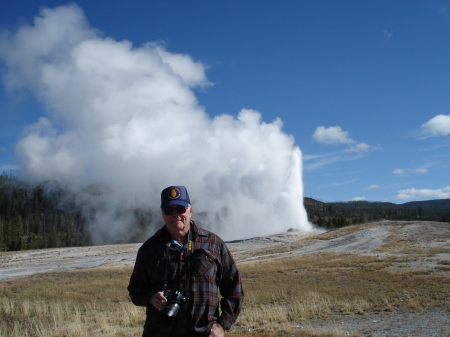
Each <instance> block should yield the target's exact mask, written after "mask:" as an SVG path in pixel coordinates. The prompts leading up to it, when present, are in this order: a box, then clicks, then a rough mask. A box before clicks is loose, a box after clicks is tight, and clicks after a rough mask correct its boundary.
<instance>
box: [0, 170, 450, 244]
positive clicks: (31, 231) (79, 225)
mask: <svg viewBox="0 0 450 337" xmlns="http://www.w3.org/2000/svg"><path fill="white" fill-rule="evenodd" d="M65 196H66V195H65V192H64V190H63V189H62V188H60V189H55V188H53V189H51V190H49V189H48V188H46V186H45V184H42V185H29V184H26V183H24V182H21V181H20V180H19V179H18V178H17V177H12V176H8V175H7V174H5V173H3V174H2V175H0V251H15V250H27V249H43V248H58V247H73V246H87V245H92V240H91V236H90V234H89V228H88V227H89V220H88V219H86V218H85V217H83V215H82V213H81V211H80V210H78V209H77V205H75V204H70V205H69V207H68V205H67V203H66V204H64V207H63V204H62V203H61V200H63V199H64V200H67V198H65ZM304 205H305V209H306V212H307V214H308V219H309V221H311V222H312V223H314V224H317V225H319V226H321V227H325V228H328V229H333V228H339V227H344V226H348V225H353V224H360V223H365V222H371V221H379V220H383V219H386V220H423V221H425V220H428V221H442V222H450V199H441V200H430V201H416V202H409V203H405V204H401V205H397V204H393V203H388V202H367V201H358V202H333V203H324V202H320V201H317V200H314V199H312V198H307V197H305V198H304ZM127 211H128V212H133V215H134V219H135V222H136V226H135V227H136V228H137V230H136V235H135V236H134V238H132V239H131V240H134V239H135V242H139V236H140V235H141V234H142V233H143V232H145V229H146V227H147V226H149V225H150V223H151V221H152V217H151V214H150V213H149V212H148V211H142V210H127Z"/></svg>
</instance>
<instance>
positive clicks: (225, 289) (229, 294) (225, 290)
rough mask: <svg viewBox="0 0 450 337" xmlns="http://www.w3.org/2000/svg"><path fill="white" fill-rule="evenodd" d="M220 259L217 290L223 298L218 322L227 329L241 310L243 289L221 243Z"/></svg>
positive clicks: (234, 264)
mask: <svg viewBox="0 0 450 337" xmlns="http://www.w3.org/2000/svg"><path fill="white" fill-rule="evenodd" d="M221 260H222V261H221V262H222V263H221V264H222V271H221V275H220V279H219V290H220V294H221V295H222V296H223V298H222V299H221V301H220V306H221V311H222V313H221V315H220V318H219V321H218V323H219V324H221V325H222V326H223V327H224V329H225V330H228V329H230V328H231V326H232V325H233V324H234V323H235V322H236V320H237V318H238V316H239V313H240V312H241V308H242V302H243V301H244V289H243V287H242V281H241V277H240V275H239V271H238V269H237V266H236V263H235V261H234V259H233V256H232V255H231V253H230V251H229V250H228V248H227V246H226V245H225V244H222V247H221Z"/></svg>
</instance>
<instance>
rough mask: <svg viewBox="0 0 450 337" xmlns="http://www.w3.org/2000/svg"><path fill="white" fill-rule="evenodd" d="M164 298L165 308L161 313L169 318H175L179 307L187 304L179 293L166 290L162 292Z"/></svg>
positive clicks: (185, 299)
mask: <svg viewBox="0 0 450 337" xmlns="http://www.w3.org/2000/svg"><path fill="white" fill-rule="evenodd" d="M164 297H165V298H167V306H166V308H165V309H164V311H163V313H165V314H166V315H167V316H169V317H175V316H176V315H177V314H178V311H179V310H180V305H183V304H185V303H186V302H187V298H186V297H185V296H184V295H183V293H182V292H180V291H174V292H172V291H170V290H167V291H165V292H164Z"/></svg>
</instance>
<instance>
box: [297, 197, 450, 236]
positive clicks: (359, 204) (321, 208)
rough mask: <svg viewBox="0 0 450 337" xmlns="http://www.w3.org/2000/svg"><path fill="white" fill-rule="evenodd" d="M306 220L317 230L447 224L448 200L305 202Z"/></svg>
mask: <svg viewBox="0 0 450 337" xmlns="http://www.w3.org/2000/svg"><path fill="white" fill-rule="evenodd" d="M303 203H304V206H305V209H306V212H307V214H308V220H309V221H310V222H312V223H314V224H316V225H318V226H320V227H324V228H327V229H334V228H340V227H345V226H349V225H356V224H362V223H367V222H373V221H381V220H397V221H413V220H416V221H438V222H450V199H441V200H428V201H414V202H408V203H404V204H400V205H398V204H393V203H389V202H368V201H353V202H331V203H324V202H320V201H318V200H315V199H312V198H307V197H305V198H304V201H303Z"/></svg>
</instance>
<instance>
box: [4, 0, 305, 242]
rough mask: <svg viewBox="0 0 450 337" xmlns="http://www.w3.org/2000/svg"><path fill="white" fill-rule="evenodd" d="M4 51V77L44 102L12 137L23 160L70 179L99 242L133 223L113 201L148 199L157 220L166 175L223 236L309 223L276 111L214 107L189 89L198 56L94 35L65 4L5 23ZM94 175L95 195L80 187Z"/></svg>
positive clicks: (33, 169) (30, 169) (202, 81)
mask: <svg viewBox="0 0 450 337" xmlns="http://www.w3.org/2000/svg"><path fill="white" fill-rule="evenodd" d="M0 57H1V59H2V60H3V61H4V63H5V64H6V66H7V74H6V75H5V84H6V85H7V86H8V87H9V88H12V89H14V88H25V89H29V90H31V91H32V92H33V93H34V94H35V95H36V97H38V99H39V100H40V101H41V103H42V104H43V105H44V107H45V108H46V111H47V117H42V118H40V119H39V121H37V122H36V123H35V124H33V125H31V126H29V127H28V128H27V129H26V130H25V131H24V134H23V136H22V138H21V139H20V141H19V142H18V144H17V153H18V155H19V156H20V158H21V169H22V172H23V173H24V174H26V176H27V177H29V178H30V179H32V180H36V181H42V180H51V181H54V182H57V183H58V184H60V185H63V186H64V187H65V188H66V189H67V190H69V191H71V193H73V195H74V196H76V198H77V199H76V200H77V203H78V204H79V205H82V206H83V207H84V208H83V210H84V212H85V215H87V216H88V217H89V219H90V220H91V228H90V229H91V233H92V235H93V239H94V242H95V243H112V242H117V241H124V240H126V238H127V237H130V236H131V235H132V233H133V231H134V229H133V228H132V227H131V225H130V222H131V221H130V218H131V216H130V214H129V213H126V212H125V213H123V212H122V213H121V212H119V211H118V210H119V209H124V208H127V207H129V208H138V207H143V208H149V207H151V208H153V209H154V210H155V211H156V214H157V215H158V221H155V223H154V226H153V227H152V229H151V230H152V231H154V230H155V229H156V226H158V227H159V226H160V225H161V220H160V219H159V218H160V216H159V214H160V213H159V204H160V200H159V196H160V191H161V190H162V189H163V188H165V187H167V186H169V185H185V186H186V187H187V189H188V191H189V194H190V196H191V201H192V204H193V209H194V217H193V219H194V220H195V219H196V216H197V219H201V221H200V222H201V225H202V226H203V227H205V228H208V229H211V230H213V231H215V232H216V233H218V234H219V235H221V236H222V237H223V238H224V239H239V238H244V237H251V236H261V235H268V234H274V233H279V232H283V231H286V230H287V229H289V228H294V229H299V230H302V231H308V230H310V229H311V225H310V224H309V223H308V221H307V216H306V212H305V209H304V207H303V190H302V189H303V185H302V179H301V171H302V167H301V152H300V149H299V148H298V147H295V146H294V140H293V138H292V137H291V136H289V135H287V134H285V133H283V132H282V130H281V129H282V122H281V120H279V119H277V120H275V121H274V122H272V123H265V122H262V120H261V114H260V113H259V112H257V111H254V110H242V111H241V112H239V114H238V116H237V118H235V117H233V116H231V115H220V116H217V117H215V118H210V117H209V116H208V115H207V114H206V113H205V111H204V110H203V108H202V107H201V106H199V105H198V102H197V99H196V97H195V95H194V92H193V89H194V88H195V87H205V86H208V85H210V83H209V82H208V80H207V78H206V76H205V66H204V65H203V64H201V63H199V62H195V61H193V60H192V59H191V58H190V57H189V56H188V55H182V54H173V53H170V52H168V51H167V50H166V49H165V48H164V46H162V45H160V44H155V43H148V44H146V45H144V46H141V47H139V48H134V47H133V46H132V44H131V43H130V42H128V41H120V42H118V41H115V40H113V39H111V38H102V37H101V36H100V34H99V32H98V31H96V30H94V29H92V28H90V27H89V25H88V23H87V21H86V19H85V17H84V14H83V12H82V10H81V9H80V8H79V7H77V6H76V5H68V6H63V7H58V8H56V9H43V10H42V11H41V13H40V16H39V17H36V18H35V20H34V24H33V25H32V26H21V27H20V28H19V29H18V30H17V31H16V32H14V33H13V34H11V33H3V34H2V36H1V39H0ZM93 182H95V183H96V184H97V186H101V188H102V192H101V195H98V193H97V194H95V193H88V192H87V189H86V186H89V185H92V183H93ZM142 239H145V238H142Z"/></svg>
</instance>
